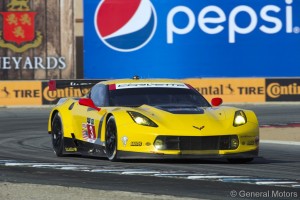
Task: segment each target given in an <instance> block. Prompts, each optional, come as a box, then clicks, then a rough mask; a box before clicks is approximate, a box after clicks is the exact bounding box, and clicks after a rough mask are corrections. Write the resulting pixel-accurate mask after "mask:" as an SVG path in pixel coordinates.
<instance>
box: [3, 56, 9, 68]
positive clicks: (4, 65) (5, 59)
mask: <svg viewBox="0 0 300 200" xmlns="http://www.w3.org/2000/svg"><path fill="white" fill-rule="evenodd" d="M2 63H3V67H2V69H11V65H10V57H3V62H2Z"/></svg>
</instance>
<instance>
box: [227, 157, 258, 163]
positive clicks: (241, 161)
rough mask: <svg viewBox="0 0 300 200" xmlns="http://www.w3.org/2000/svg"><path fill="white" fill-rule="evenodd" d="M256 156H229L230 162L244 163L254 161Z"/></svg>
mask: <svg viewBox="0 0 300 200" xmlns="http://www.w3.org/2000/svg"><path fill="white" fill-rule="evenodd" d="M253 159H254V158H228V159H227V160H228V162H230V163H232V164H243V163H249V162H251V161H253Z"/></svg>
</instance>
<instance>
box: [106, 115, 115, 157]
mask: <svg viewBox="0 0 300 200" xmlns="http://www.w3.org/2000/svg"><path fill="white" fill-rule="evenodd" d="M105 152H106V155H107V158H108V159H109V160H110V161H117V160H118V157H117V154H118V149H117V126H116V121H115V118H114V116H110V117H109V118H108V120H107V123H106V132H105Z"/></svg>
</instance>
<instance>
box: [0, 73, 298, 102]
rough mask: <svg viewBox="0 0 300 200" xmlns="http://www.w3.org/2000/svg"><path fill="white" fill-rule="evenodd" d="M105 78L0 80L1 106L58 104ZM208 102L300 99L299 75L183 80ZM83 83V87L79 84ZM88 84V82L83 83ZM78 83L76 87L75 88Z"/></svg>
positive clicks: (80, 93) (86, 90)
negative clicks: (50, 83) (52, 84)
mask: <svg viewBox="0 0 300 200" xmlns="http://www.w3.org/2000/svg"><path fill="white" fill-rule="evenodd" d="M99 81H103V80H56V86H57V89H56V90H55V91H50V90H49V86H48V81H0V107H1V106H40V105H55V104H56V103H57V102H58V100H59V99H60V98H68V97H76V98H79V97H82V96H84V95H86V94H87V93H88V92H89V90H90V88H91V87H92V86H93V85H94V84H96V83H98V82H99ZM182 81H183V82H184V83H187V84H190V85H191V86H192V87H194V88H195V89H196V90H198V91H199V92H200V93H201V94H202V95H203V96H204V97H205V98H206V99H207V100H208V101H211V99H212V98H214V97H221V98H222V99H223V102H224V103H264V102H300V78H298V79H296V78H291V79H287V78H286V79H264V78H219V79H217V78H214V79H212V78H204V79H182ZM79 83H82V84H83V87H78V84H79ZM86 83H89V85H84V84H86ZM75 86H76V87H75Z"/></svg>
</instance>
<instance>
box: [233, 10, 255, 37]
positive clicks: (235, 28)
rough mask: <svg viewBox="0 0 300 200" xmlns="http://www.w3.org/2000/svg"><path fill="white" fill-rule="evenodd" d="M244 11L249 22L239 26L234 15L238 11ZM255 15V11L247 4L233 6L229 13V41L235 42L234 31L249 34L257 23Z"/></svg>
mask: <svg viewBox="0 0 300 200" xmlns="http://www.w3.org/2000/svg"><path fill="white" fill-rule="evenodd" d="M241 12H246V13H248V14H249V16H250V19H251V21H250V24H249V25H248V27H245V28H241V27H239V26H238V25H237V24H236V17H237V15H238V14H239V13H241ZM257 21H258V19H257V15H256V13H255V11H254V10H253V9H252V8H251V7H249V6H238V7H236V8H234V9H233V10H232V11H231V13H230V15H229V43H235V35H236V33H240V34H249V33H251V32H252V31H253V30H254V29H255V27H256V25H257Z"/></svg>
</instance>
